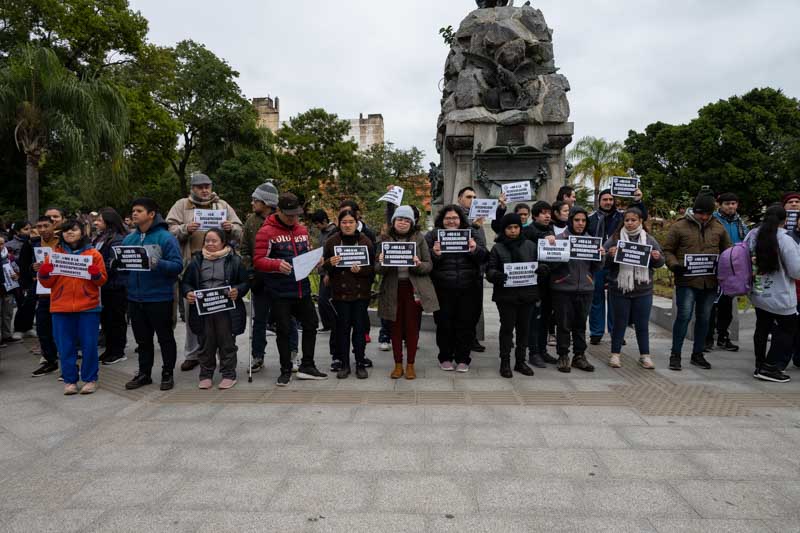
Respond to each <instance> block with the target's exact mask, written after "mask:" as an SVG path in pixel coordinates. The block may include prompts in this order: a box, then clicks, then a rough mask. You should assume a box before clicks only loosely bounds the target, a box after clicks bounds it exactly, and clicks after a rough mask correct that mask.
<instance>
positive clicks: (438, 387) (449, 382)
mask: <svg viewBox="0 0 800 533" xmlns="http://www.w3.org/2000/svg"><path fill="white" fill-rule="evenodd" d="M470 373H472V371H470ZM392 381H394V390H396V391H446V392H449V391H454V390H456V387H455V379H453V378H448V377H445V378H442V377H433V378H431V377H426V378H425V379H413V380H408V379H395V380H392ZM376 390H382V391H383V390H392V389H386V388H380V389H376ZM458 390H463V389H458Z"/></svg>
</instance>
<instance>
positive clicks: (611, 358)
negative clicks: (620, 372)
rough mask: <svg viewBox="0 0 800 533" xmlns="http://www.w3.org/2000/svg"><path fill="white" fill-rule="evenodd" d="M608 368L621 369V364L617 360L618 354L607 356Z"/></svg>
mask: <svg viewBox="0 0 800 533" xmlns="http://www.w3.org/2000/svg"><path fill="white" fill-rule="evenodd" d="M608 366H610V367H611V368H622V363H621V362H620V360H619V354H618V353H612V354H611V355H609V356H608Z"/></svg>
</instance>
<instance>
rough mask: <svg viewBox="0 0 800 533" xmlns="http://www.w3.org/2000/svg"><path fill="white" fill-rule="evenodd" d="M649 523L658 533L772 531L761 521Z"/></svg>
mask: <svg viewBox="0 0 800 533" xmlns="http://www.w3.org/2000/svg"><path fill="white" fill-rule="evenodd" d="M650 522H652V523H653V525H654V526H655V528H656V531H657V532H658V533H690V532H693V531H715V532H719V533H769V532H770V531H772V530H771V529H770V528H769V526H767V524H766V523H765V522H763V521H761V520H709V519H701V518H696V519H689V520H674V519H665V518H652V519H651V520H650Z"/></svg>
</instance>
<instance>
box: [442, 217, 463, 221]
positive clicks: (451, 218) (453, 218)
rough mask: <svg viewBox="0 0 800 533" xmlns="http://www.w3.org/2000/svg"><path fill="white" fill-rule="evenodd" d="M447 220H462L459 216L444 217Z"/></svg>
mask: <svg viewBox="0 0 800 533" xmlns="http://www.w3.org/2000/svg"><path fill="white" fill-rule="evenodd" d="M444 219H445V220H449V221H451V222H453V221H458V220H461V218H459V217H444Z"/></svg>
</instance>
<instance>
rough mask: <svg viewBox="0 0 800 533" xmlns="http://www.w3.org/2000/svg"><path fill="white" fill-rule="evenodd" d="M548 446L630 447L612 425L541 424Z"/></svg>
mask: <svg viewBox="0 0 800 533" xmlns="http://www.w3.org/2000/svg"><path fill="white" fill-rule="evenodd" d="M541 431H542V434H544V438H545V441H546V443H547V446H549V447H554V448H630V445H629V444H628V443H627V442H625V440H623V439H622V438H621V437H620V436H619V434H618V433H617V432H616V431H615V430H614V428H612V427H607V426H541Z"/></svg>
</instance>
